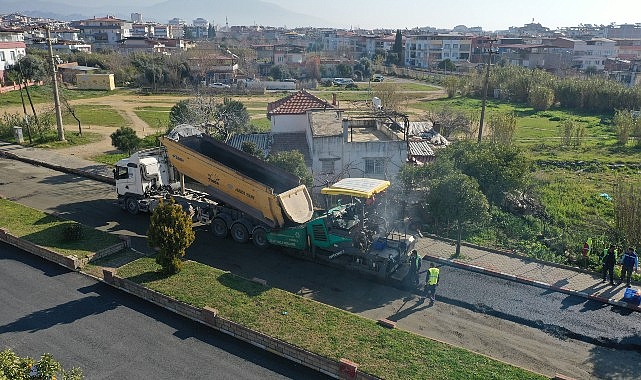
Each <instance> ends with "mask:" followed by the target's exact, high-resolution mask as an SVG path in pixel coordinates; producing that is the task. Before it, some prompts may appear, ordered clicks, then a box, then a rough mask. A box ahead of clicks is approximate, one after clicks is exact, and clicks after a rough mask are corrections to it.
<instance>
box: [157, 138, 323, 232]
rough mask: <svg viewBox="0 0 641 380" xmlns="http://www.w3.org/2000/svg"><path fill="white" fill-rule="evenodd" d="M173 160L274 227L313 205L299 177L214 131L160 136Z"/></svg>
mask: <svg viewBox="0 0 641 380" xmlns="http://www.w3.org/2000/svg"><path fill="white" fill-rule="evenodd" d="M161 143H162V145H163V146H164V147H165V148H166V150H167V156H168V158H169V161H170V163H171V164H172V166H174V167H175V168H176V169H177V170H178V171H179V172H180V173H182V174H184V175H185V176H187V177H190V178H191V179H193V180H195V181H197V182H199V183H201V184H202V185H204V186H205V191H207V193H209V194H210V195H211V196H212V198H214V199H215V200H217V201H219V202H222V203H224V204H226V205H228V206H231V207H234V208H236V209H238V210H240V211H242V212H244V213H246V214H247V215H250V216H252V217H253V218H255V219H257V220H259V221H260V222H262V223H264V224H265V225H267V226H269V227H271V228H280V227H283V226H285V225H286V224H291V223H294V224H300V223H305V222H307V221H308V220H310V219H311V217H312V214H313V211H314V208H313V204H312V199H311V197H310V195H309V192H308V190H307V188H306V187H305V185H300V184H299V179H298V177H296V176H294V175H292V174H290V173H288V172H287V171H285V170H283V169H280V168H278V167H276V166H273V165H271V164H268V163H267V162H264V161H261V160H259V159H258V158H256V157H254V156H252V155H250V154H247V153H245V152H243V151H240V150H238V149H235V148H233V147H231V146H229V145H227V144H224V143H221V142H219V141H216V140H215V139H213V138H212V137H210V136H207V135H200V136H189V137H181V138H180V139H179V140H178V141H175V140H172V139H169V138H166V137H161Z"/></svg>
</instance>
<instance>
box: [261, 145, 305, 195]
mask: <svg viewBox="0 0 641 380" xmlns="http://www.w3.org/2000/svg"><path fill="white" fill-rule="evenodd" d="M267 162H269V163H270V164H273V165H276V166H278V167H279V168H281V169H284V170H286V171H288V172H289V173H291V174H293V175H295V176H297V177H298V178H300V182H301V183H302V184H304V185H305V186H307V187H311V186H312V185H313V184H314V178H313V177H312V174H311V173H310V171H309V169H308V168H307V165H306V164H305V156H303V154H302V153H301V152H299V151H297V150H290V151H285V152H277V153H272V154H270V155H269V156H268V157H267Z"/></svg>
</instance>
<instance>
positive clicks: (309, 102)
mask: <svg viewBox="0 0 641 380" xmlns="http://www.w3.org/2000/svg"><path fill="white" fill-rule="evenodd" d="M328 108H336V107H335V106H333V105H332V104H331V103H329V102H328V101H326V100H323V99H321V98H319V97H317V96H314V95H312V94H310V93H309V92H307V91H305V90H300V91H298V92H297V93H295V94H292V95H289V96H287V97H285V98H282V99H278V100H276V101H275V102H271V103H268V104H267V116H268V117H269V116H271V115H298V114H304V113H306V112H307V111H309V110H312V109H328Z"/></svg>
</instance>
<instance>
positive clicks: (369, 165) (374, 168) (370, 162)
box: [365, 158, 385, 174]
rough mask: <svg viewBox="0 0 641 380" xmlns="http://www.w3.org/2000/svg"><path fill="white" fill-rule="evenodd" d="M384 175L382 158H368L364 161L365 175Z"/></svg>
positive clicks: (383, 160)
mask: <svg viewBox="0 0 641 380" xmlns="http://www.w3.org/2000/svg"><path fill="white" fill-rule="evenodd" d="M383 173H385V159H384V158H368V159H366V160H365V174H383Z"/></svg>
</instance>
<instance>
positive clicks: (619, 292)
mask: <svg viewBox="0 0 641 380" xmlns="http://www.w3.org/2000/svg"><path fill="white" fill-rule="evenodd" d="M417 247H418V248H417V249H418V250H419V252H421V254H423V255H424V259H425V260H433V261H436V262H439V263H442V264H447V265H452V266H455V267H459V268H463V269H467V270H472V271H475V272H481V273H485V274H489V275H492V276H496V277H501V278H505V279H508V280H513V281H518V282H522V283H526V284H531V285H535V286H538V287H541V288H545V289H550V290H554V291H558V292H562V293H567V294H573V295H576V296H580V297H584V298H588V299H592V300H596V301H600V302H603V303H608V304H611V305H617V306H621V307H625V308H628V309H631V310H634V311H641V307H639V306H638V305H633V304H630V303H628V302H624V301H623V294H624V292H625V289H626V287H625V283H624V284H622V285H618V286H611V285H610V284H609V282H605V283H602V282H601V278H602V277H601V274H600V273H594V272H589V271H585V270H582V269H580V268H575V267H570V266H567V265H561V264H552V263H546V262H543V261H538V260H536V259H531V258H527V257H523V256H519V255H516V254H512V253H508V252H499V251H494V250H488V249H487V248H483V247H479V246H475V245H472V244H467V243H465V244H464V245H462V246H461V255H460V257H458V258H453V256H454V253H455V251H456V245H455V242H452V241H446V240H441V239H434V238H424V239H419V241H418V244H417ZM615 283H616V281H615ZM632 288H633V289H640V288H641V287H640V286H639V284H635V283H633V284H632Z"/></svg>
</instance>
